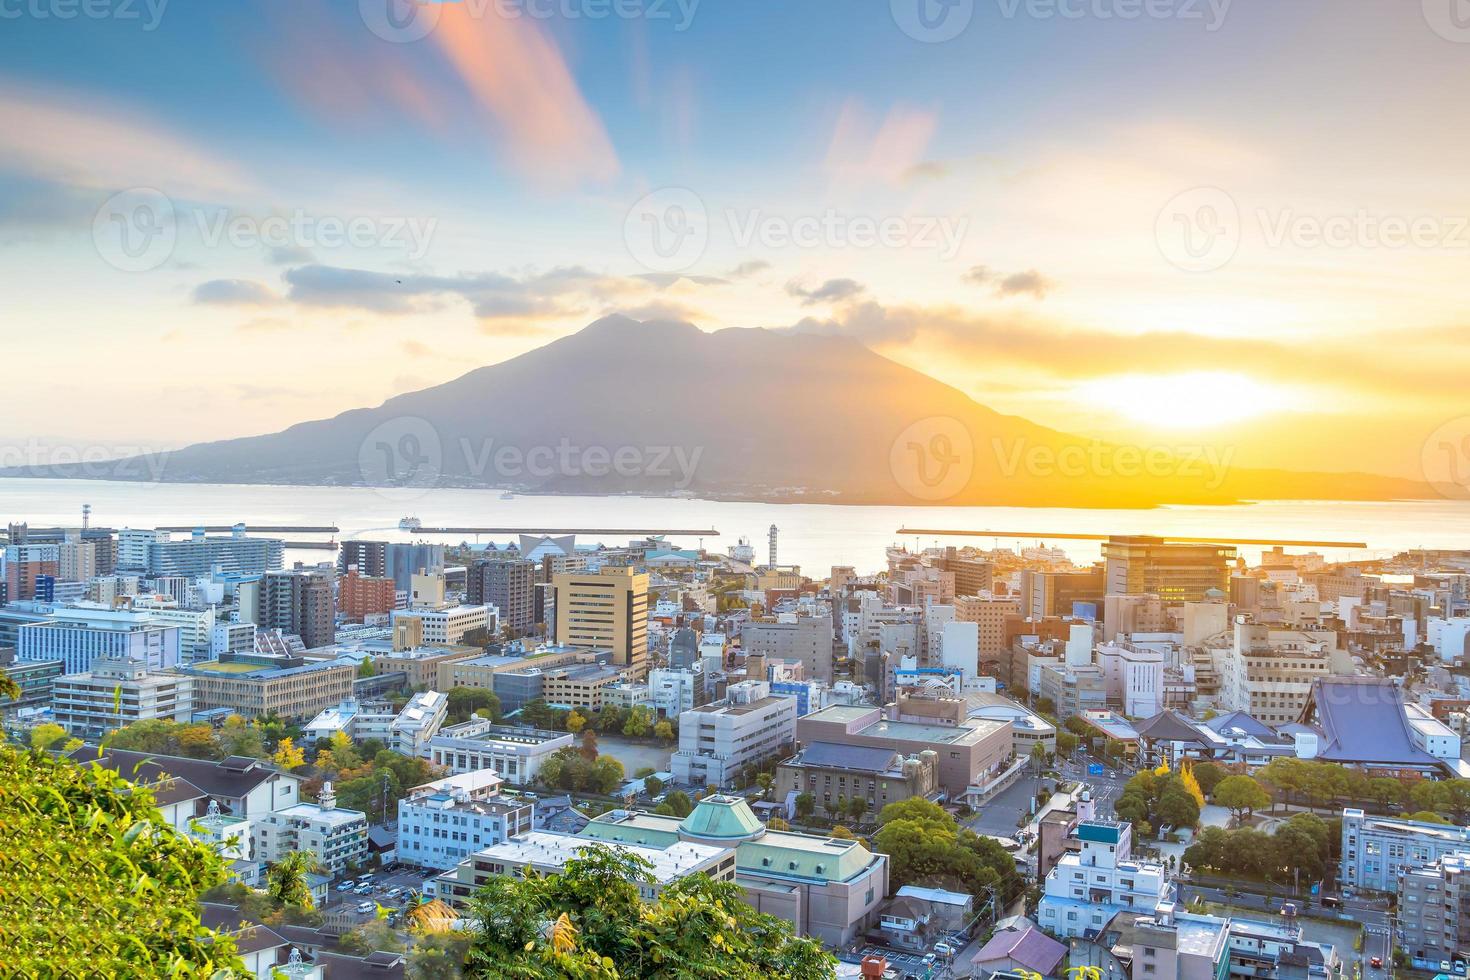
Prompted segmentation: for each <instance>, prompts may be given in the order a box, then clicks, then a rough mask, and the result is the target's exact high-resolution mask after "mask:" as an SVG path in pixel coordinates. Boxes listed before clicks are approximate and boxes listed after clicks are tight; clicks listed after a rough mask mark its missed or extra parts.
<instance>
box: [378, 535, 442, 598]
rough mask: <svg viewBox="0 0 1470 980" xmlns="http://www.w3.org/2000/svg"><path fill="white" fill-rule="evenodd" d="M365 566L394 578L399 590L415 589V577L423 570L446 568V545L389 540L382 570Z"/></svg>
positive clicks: (384, 550) (384, 548)
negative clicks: (404, 542)
mask: <svg viewBox="0 0 1470 980" xmlns="http://www.w3.org/2000/svg"><path fill="white" fill-rule="evenodd" d="M359 567H365V568H367V570H368V573H369V574H371V575H383V576H386V577H388V578H391V579H392V580H393V583H394V586H395V587H396V588H397V589H398V591H399V592H403V593H405V594H406V593H408V592H411V591H412V590H413V577H414V576H415V575H418V574H419V573H421V572H442V571H443V570H444V546H443V545H442V544H429V543H426V542H423V541H415V542H413V543H412V544H403V543H398V542H389V543H386V544H384V545H383V568H382V571H373V570H372V566H371V564H369V565H367V566H359Z"/></svg>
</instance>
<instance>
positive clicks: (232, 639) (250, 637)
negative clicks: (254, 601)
mask: <svg viewBox="0 0 1470 980" xmlns="http://www.w3.org/2000/svg"><path fill="white" fill-rule="evenodd" d="M254 649H255V624H254V623H218V622H217V623H215V624H214V625H213V626H211V627H210V628H209V659H210V660H218V659H219V657H220V654H222V653H248V652H250V651H252V650H254Z"/></svg>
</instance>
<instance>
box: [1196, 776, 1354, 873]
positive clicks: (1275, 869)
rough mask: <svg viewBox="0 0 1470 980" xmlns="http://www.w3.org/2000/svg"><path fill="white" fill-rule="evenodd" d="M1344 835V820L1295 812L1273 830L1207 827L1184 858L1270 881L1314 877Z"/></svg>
mask: <svg viewBox="0 0 1470 980" xmlns="http://www.w3.org/2000/svg"><path fill="white" fill-rule="evenodd" d="M1222 785H1223V784H1222ZM1340 836H1341V826H1340V824H1337V823H1336V822H1335V821H1327V820H1323V819H1322V818H1321V817H1318V816H1316V815H1315V814H1311V813H1298V814H1294V815H1293V816H1292V818H1291V819H1290V820H1288V821H1287V822H1286V823H1284V824H1282V825H1281V826H1279V827H1278V828H1277V829H1276V832H1275V833H1274V834H1266V833H1263V832H1261V831H1259V830H1255V829H1252V828H1246V829H1244V830H1224V829H1222V828H1220V827H1206V828H1205V829H1204V830H1203V831H1201V832H1200V835H1199V837H1198V838H1196V839H1195V842H1194V843H1193V844H1191V845H1190V846H1189V848H1188V850H1186V851H1185V852H1184V860H1185V863H1187V864H1189V865H1191V866H1193V867H1196V868H1208V869H1210V870H1213V871H1216V872H1218V873H1220V874H1226V875H1239V876H1243V877H1248V878H1262V879H1265V880H1268V881H1287V880H1289V879H1291V878H1292V877H1293V876H1297V875H1299V876H1300V877H1301V879H1302V880H1303V881H1313V880H1316V879H1318V878H1321V877H1323V876H1324V875H1325V874H1327V873H1328V871H1329V869H1330V868H1331V867H1332V866H1333V865H1334V863H1335V856H1334V840H1335V839H1336V838H1338V837H1340Z"/></svg>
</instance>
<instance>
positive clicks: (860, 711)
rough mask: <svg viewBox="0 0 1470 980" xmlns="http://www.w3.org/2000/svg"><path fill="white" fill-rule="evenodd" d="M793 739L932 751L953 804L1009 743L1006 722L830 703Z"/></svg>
mask: <svg viewBox="0 0 1470 980" xmlns="http://www.w3.org/2000/svg"><path fill="white" fill-rule="evenodd" d="M960 704H961V705H962V706H963V705H964V702H960ZM962 710H963V709H962ZM895 715H896V711H895ZM915 717H917V716H915ZM680 720H681V722H682V718H681V719H680ZM681 732H682V728H681ZM796 738H797V741H798V742H800V743H801V744H802V745H811V744H813V743H816V742H829V743H832V744H835V745H851V746H867V747H872V748H888V749H892V750H893V751H895V752H898V753H900V754H902V755H903V756H905V757H908V756H911V755H918V754H920V753H922V752H926V751H928V750H930V749H932V750H934V751H935V752H936V753H938V756H939V760H938V761H939V786H940V788H941V789H943V790H944V792H945V793H946V794H948V796H949V798H950V800H952V801H953V802H955V803H967V802H970V801H971V800H974V799H977V798H978V797H979V796H980V789H981V787H983V786H984V785H985V784H986V783H987V782H989V780H990V779H991V778H992V777H994V776H995V775H996V774H998V773H999V772H1000V770H1001V769H1002V768H1003V767H1004V765H1005V762H1006V760H1007V759H1009V758H1010V755H1011V742H1012V739H1011V724H1010V722H1008V721H986V720H981V719H973V718H964V719H963V720H962V721H960V722H959V723H958V724H951V723H949V719H948V718H944V719H942V720H939V721H937V722H934V721H931V722H918V721H899V720H896V719H890V718H888V717H885V715H884V709H882V708H876V707H869V706H864V705H835V706H833V707H830V708H824V709H823V710H821V711H817V712H814V713H812V714H809V715H806V716H805V717H803V718H798V719H797V721H796Z"/></svg>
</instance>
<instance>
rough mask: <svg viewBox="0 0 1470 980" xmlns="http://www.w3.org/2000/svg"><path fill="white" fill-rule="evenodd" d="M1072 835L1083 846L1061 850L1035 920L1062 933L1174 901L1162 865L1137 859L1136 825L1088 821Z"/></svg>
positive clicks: (1077, 932) (1095, 927)
mask: <svg viewBox="0 0 1470 980" xmlns="http://www.w3.org/2000/svg"><path fill="white" fill-rule="evenodd" d="M1073 836H1074V837H1075V838H1076V840H1077V841H1078V843H1079V844H1080V845H1081V847H1080V849H1079V850H1078V851H1076V852H1073V853H1067V854H1063V855H1062V857H1061V859H1060V860H1058V861H1057V863H1056V866H1055V867H1053V868H1052V869H1051V871H1050V872H1049V873H1048V874H1047V876H1046V885H1045V887H1044V889H1043V892H1042V896H1041V904H1040V906H1039V907H1038V909H1037V917H1036V918H1037V923H1038V924H1039V925H1040V926H1041V927H1042V928H1043V929H1047V930H1049V931H1050V932H1051V933H1052V934H1054V935H1056V936H1060V937H1063V938H1066V937H1069V936H1081V935H1083V934H1084V933H1086V932H1087V931H1088V930H1101V929H1102V927H1103V925H1104V924H1106V923H1107V922H1108V920H1109V919H1111V918H1112V917H1113V916H1114V915H1116V914H1117V913H1119V912H1135V911H1136V912H1138V913H1139V914H1140V915H1152V914H1154V911H1155V910H1156V909H1157V908H1158V907H1159V905H1160V904H1161V903H1164V902H1172V901H1173V900H1174V885H1173V883H1172V882H1170V881H1169V877H1168V872H1167V871H1166V870H1165V868H1164V866H1163V865H1161V864H1151V863H1148V862H1144V861H1135V860H1133V826H1132V825H1131V824H1127V823H1116V822H1113V821H1104V820H1084V821H1082V822H1080V823H1078V825H1077V829H1076V830H1075V831H1073Z"/></svg>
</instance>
